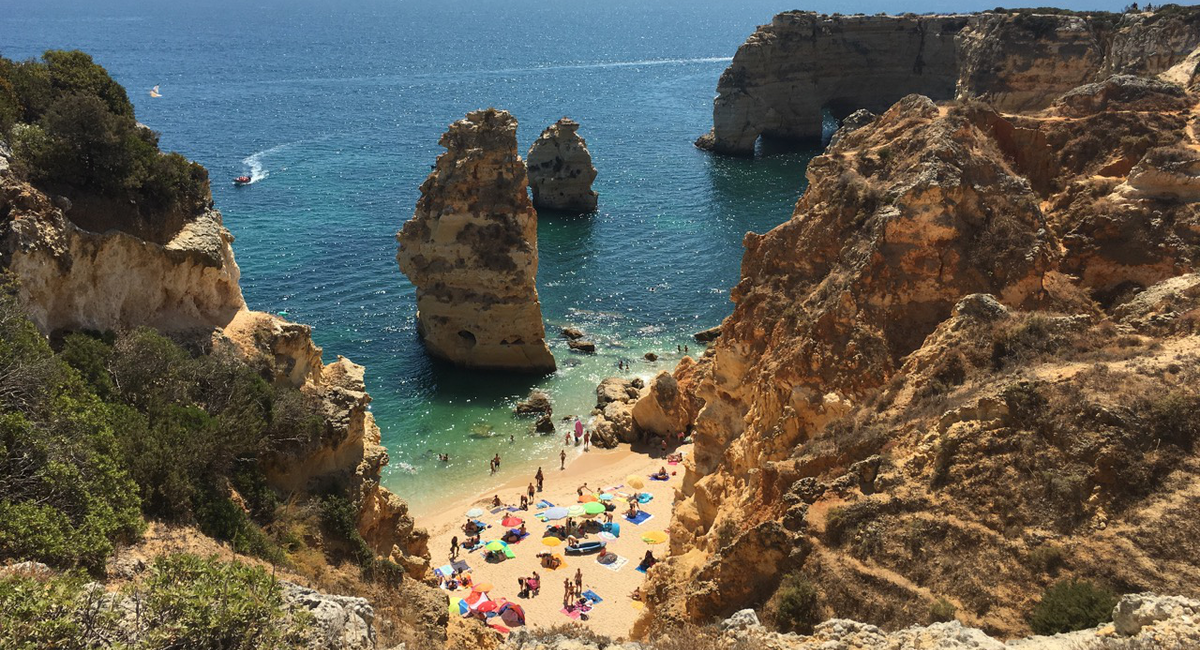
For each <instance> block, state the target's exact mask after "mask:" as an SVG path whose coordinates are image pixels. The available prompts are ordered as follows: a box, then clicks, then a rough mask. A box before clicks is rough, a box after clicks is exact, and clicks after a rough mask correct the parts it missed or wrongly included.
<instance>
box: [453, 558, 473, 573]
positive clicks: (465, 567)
mask: <svg viewBox="0 0 1200 650" xmlns="http://www.w3.org/2000/svg"><path fill="white" fill-rule="evenodd" d="M450 566H451V567H454V570H455V571H470V570H471V565H469V564H467V561H466V560H456V561H455V562H454V563H453V564H451V565H450Z"/></svg>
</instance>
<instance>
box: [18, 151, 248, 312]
mask: <svg viewBox="0 0 1200 650" xmlns="http://www.w3.org/2000/svg"><path fill="white" fill-rule="evenodd" d="M60 206H61V207H60ZM64 207H66V210H64V209H63V208H64ZM71 212H72V211H71V209H70V208H69V203H68V202H66V201H58V202H55V201H54V200H52V199H51V198H50V197H49V196H47V195H46V194H44V193H42V192H40V191H38V190H37V189H35V188H33V187H32V186H30V185H28V184H27V183H24V182H22V181H21V180H19V179H18V178H17V177H16V176H15V175H14V174H13V173H12V172H11V171H9V170H7V169H4V170H0V215H4V216H3V218H2V219H0V264H2V265H4V266H5V267H7V268H8V269H9V270H10V271H11V272H12V273H13V274H15V275H16V277H17V278H18V279H19V280H20V291H21V297H22V302H23V303H24V304H25V305H26V308H27V309H28V312H29V316H30V319H31V320H33V322H34V324H35V325H37V327H38V329H40V330H42V332H44V333H50V332H54V331H58V330H81V329H91V330H98V331H106V330H121V329H128V328H130V327H135V326H138V325H149V326H151V327H155V328H157V329H160V330H164V331H182V330H195V329H201V330H207V329H211V328H214V327H224V326H225V325H226V324H228V323H229V322H230V320H232V319H233V317H234V315H235V314H237V313H238V312H239V311H241V310H244V309H245V308H246V303H245V301H243V299H242V290H241V286H240V285H239V284H238V280H239V277H240V273H239V271H238V267H237V263H236V262H234V259H233V249H232V247H231V244H232V243H233V236H232V235H230V234H229V231H228V230H226V229H225V227H224V226H223V225H222V223H221V213H220V212H218V211H216V210H215V209H211V208H209V209H207V210H205V211H203V212H200V213H198V214H195V215H192V216H191V218H190V219H188V220H186V221H184V223H183V225H182V227H181V228H180V229H179V230H178V232H176V233H175V234H174V235H173V236H172V237H170V238H169V240H168V241H167V242H166V243H165V244H158V243H155V242H154V241H151V240H149V239H142V238H139V237H138V236H136V235H134V234H130V233H126V232H121V231H117V230H110V231H107V232H92V231H89V230H85V229H83V228H81V227H79V226H77V225H76V224H75V223H73V222H72V221H71V218H70V217H71Z"/></svg>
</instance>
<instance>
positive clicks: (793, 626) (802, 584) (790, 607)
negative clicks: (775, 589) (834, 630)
mask: <svg viewBox="0 0 1200 650" xmlns="http://www.w3.org/2000/svg"><path fill="white" fill-rule="evenodd" d="M778 597H779V606H778V610H777V612H776V615H775V626H776V627H778V628H779V630H780V631H782V632H796V633H798V634H812V630H813V626H814V625H816V624H817V623H820V622H821V605H820V597H819V594H818V593H817V588H816V587H815V586H813V584H812V583H811V582H809V581H808V580H805V579H804V578H802V577H800V576H795V575H793V576H789V577H788V578H786V579H785V580H784V581H783V584H782V585H780V587H779V596H778Z"/></svg>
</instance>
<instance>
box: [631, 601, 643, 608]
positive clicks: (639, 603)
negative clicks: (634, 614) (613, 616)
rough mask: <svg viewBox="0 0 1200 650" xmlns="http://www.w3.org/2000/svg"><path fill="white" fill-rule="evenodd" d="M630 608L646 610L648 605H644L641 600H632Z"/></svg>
mask: <svg viewBox="0 0 1200 650" xmlns="http://www.w3.org/2000/svg"><path fill="white" fill-rule="evenodd" d="M629 606H630V607H632V608H634V609H645V608H646V603H643V602H642V601H640V600H631V601H629Z"/></svg>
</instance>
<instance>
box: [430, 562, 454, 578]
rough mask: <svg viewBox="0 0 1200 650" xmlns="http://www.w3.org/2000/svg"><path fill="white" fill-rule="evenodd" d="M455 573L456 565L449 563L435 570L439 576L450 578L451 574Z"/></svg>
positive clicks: (434, 572)
mask: <svg viewBox="0 0 1200 650" xmlns="http://www.w3.org/2000/svg"><path fill="white" fill-rule="evenodd" d="M452 573H454V566H453V565H450V564H447V565H444V566H440V567H438V568H436V569H434V570H433V574H434V575H436V576H437V577H439V578H449V577H450V574H452Z"/></svg>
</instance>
